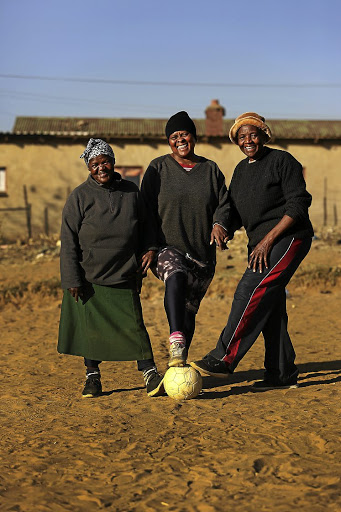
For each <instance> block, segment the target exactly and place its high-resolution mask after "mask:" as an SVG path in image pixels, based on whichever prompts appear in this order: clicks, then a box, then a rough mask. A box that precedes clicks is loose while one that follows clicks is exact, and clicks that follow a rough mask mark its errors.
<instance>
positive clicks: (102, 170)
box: [88, 155, 115, 186]
mask: <svg viewBox="0 0 341 512" xmlns="http://www.w3.org/2000/svg"><path fill="white" fill-rule="evenodd" d="M114 163H115V162H114V160H113V159H112V158H111V157H110V156H109V155H98V156H95V157H94V158H91V160H89V164H88V169H89V171H90V174H91V176H92V177H93V178H94V179H95V180H96V181H97V183H100V184H101V185H104V186H105V185H110V183H111V181H112V179H113V176H114Z"/></svg>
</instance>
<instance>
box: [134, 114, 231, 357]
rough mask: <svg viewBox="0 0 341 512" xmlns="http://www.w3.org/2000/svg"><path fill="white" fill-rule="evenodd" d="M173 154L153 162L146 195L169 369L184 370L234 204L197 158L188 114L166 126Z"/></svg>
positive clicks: (213, 170)
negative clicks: (166, 330) (165, 321)
mask: <svg viewBox="0 0 341 512" xmlns="http://www.w3.org/2000/svg"><path fill="white" fill-rule="evenodd" d="M165 132H166V137H167V140H168V144H169V146H170V148H171V154H167V155H163V156H160V157H158V158H156V159H154V160H153V161H152V162H151V163H150V164H149V167H148V169H147V170H146V173H145V175H144V178H143V181H142V186H141V192H142V197H143V199H144V201H145V204H146V208H147V210H148V214H149V219H150V221H151V223H153V225H154V230H155V233H156V246H155V249H157V256H156V262H155V265H154V269H153V271H154V273H155V275H156V276H157V277H158V279H160V280H162V281H163V282H164V283H165V299H164V304H165V310H166V314H167V318H168V322H169V328H170V337H169V341H170V358H169V363H168V365H169V366H184V365H185V364H186V359H187V354H188V349H189V346H190V343H191V341H192V338H193V334H194V330H195V316H196V313H197V312H198V309H199V305H200V302H201V300H202V299H203V297H204V295H205V293H206V291H207V288H208V286H209V284H210V282H211V281H212V278H213V275H214V269H215V263H216V254H215V244H216V245H217V246H218V247H219V248H220V249H221V250H224V249H226V243H225V242H226V241H227V232H226V229H225V226H226V225H227V219H228V213H229V203H228V197H227V189H226V186H225V180H224V175H223V174H222V172H221V171H220V170H219V168H218V166H217V164H216V163H214V162H212V161H211V160H208V159H207V158H204V157H201V156H198V155H196V154H195V153H194V148H195V144H196V140H197V134H196V127H195V124H194V122H193V121H192V119H191V118H190V117H189V115H188V114H187V112H184V111H181V112H178V113H176V114H175V115H173V116H172V117H171V118H170V119H169V120H168V122H167V124H166V129H165Z"/></svg>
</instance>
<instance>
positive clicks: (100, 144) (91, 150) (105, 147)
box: [79, 139, 115, 167]
mask: <svg viewBox="0 0 341 512" xmlns="http://www.w3.org/2000/svg"><path fill="white" fill-rule="evenodd" d="M98 155H108V156H110V157H111V158H113V159H114V162H115V155H114V152H113V150H112V148H111V146H109V144H108V143H107V142H105V141H104V140H102V139H90V140H89V142H88V144H87V146H86V149H85V150H84V152H83V153H82V154H81V156H80V157H79V158H84V161H85V163H86V166H87V167H88V165H89V161H90V160H91V158H95V156H98Z"/></svg>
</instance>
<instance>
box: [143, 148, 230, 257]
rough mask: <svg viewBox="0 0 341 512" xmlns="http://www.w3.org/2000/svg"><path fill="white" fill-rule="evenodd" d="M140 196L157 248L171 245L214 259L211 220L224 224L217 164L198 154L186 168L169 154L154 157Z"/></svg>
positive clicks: (225, 208) (225, 211) (225, 201)
mask: <svg viewBox="0 0 341 512" xmlns="http://www.w3.org/2000/svg"><path fill="white" fill-rule="evenodd" d="M141 193H142V197H143V199H144V201H145V205H146V208H147V210H148V216H149V219H150V220H152V221H153V222H154V226H155V230H156V233H157V240H156V242H157V245H158V246H159V247H164V246H173V247H176V248H177V249H179V250H180V251H182V252H184V253H189V254H190V255H191V256H192V257H194V258H196V259H198V260H200V261H202V262H210V263H213V262H215V246H214V245H210V236H211V231H212V227H213V224H214V223H219V224H221V225H222V226H227V222H228V215H229V202H228V193H227V189H226V186H225V179H224V175H223V174H222V172H221V171H220V170H219V168H218V166H217V164H216V163H214V162H212V161H211V160H207V159H206V158H203V157H201V158H200V162H198V163H197V164H196V165H195V166H194V167H193V168H192V169H191V170H190V171H186V170H185V169H183V168H182V167H181V165H179V164H178V163H177V162H176V160H174V158H172V157H171V155H164V156H161V157H158V158H156V159H155V160H153V161H152V162H151V163H150V164H149V167H148V169H147V170H146V173H145V175H144V178H143V181H142V186H141Z"/></svg>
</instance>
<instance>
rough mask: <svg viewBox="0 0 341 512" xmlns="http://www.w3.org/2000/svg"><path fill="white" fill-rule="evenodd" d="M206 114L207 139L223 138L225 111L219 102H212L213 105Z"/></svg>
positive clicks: (207, 109)
mask: <svg viewBox="0 0 341 512" xmlns="http://www.w3.org/2000/svg"><path fill="white" fill-rule="evenodd" d="M205 114H206V123H205V126H206V133H205V135H206V137H221V136H223V135H224V129H223V116H224V115H225V109H224V107H222V106H221V105H220V103H219V100H211V104H210V105H209V106H208V107H207V108H206V110H205Z"/></svg>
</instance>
